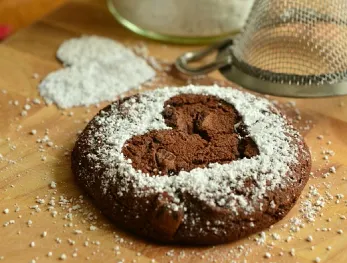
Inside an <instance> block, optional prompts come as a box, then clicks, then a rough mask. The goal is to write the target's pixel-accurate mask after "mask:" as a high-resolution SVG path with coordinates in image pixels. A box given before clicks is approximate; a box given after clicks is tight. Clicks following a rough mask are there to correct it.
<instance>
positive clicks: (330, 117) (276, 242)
mask: <svg viewBox="0 0 347 263" xmlns="http://www.w3.org/2000/svg"><path fill="white" fill-rule="evenodd" d="M81 34H98V35H103V36H107V37H111V38H113V39H116V40H118V41H120V42H123V43H125V44H126V45H130V46H132V45H136V44H139V43H140V42H142V43H145V45H146V46H147V47H148V49H149V53H150V55H152V56H155V57H157V58H160V59H166V60H168V61H173V60H174V59H175V57H176V56H177V55H179V54H181V53H182V52H183V51H185V50H189V49H192V48H195V47H183V46H178V45H164V44H162V43H158V42H154V41H150V40H146V39H143V38H141V37H139V36H137V35H134V34H132V33H131V32H129V31H127V30H125V29H124V28H122V27H121V26H120V25H119V24H118V23H117V22H116V21H115V20H114V19H113V17H112V16H111V15H110V14H109V12H108V10H107V9H106V7H105V4H104V1H101V0H99V1H97V0H89V1H87V0H85V1H82V0H74V1H70V2H69V3H67V4H66V5H65V6H63V7H62V8H60V9H59V10H57V11H55V12H54V13H52V14H50V15H49V16H47V17H45V18H43V19H41V20H40V21H38V22H37V23H35V24H33V25H32V26H30V27H28V28H26V29H24V30H21V31H19V32H18V33H17V34H15V35H13V36H12V37H10V38H9V39H7V40H6V41H5V42H4V44H3V45H0V72H1V77H0V90H2V89H3V91H2V92H0V120H1V126H0V153H1V154H2V158H1V161H0V211H3V210H5V209H9V213H7V214H6V213H1V214H0V224H5V226H4V227H0V234H1V236H2V238H1V240H0V257H1V256H3V257H4V259H3V262H30V260H32V259H35V260H36V262H55V261H57V260H59V258H60V257H61V255H62V254H65V255H66V256H67V259H66V261H67V262H70V261H71V262H120V260H121V259H124V260H125V262H132V261H133V260H135V261H136V262H151V260H152V259H155V260H156V262H170V261H172V262H213V261H214V262H233V261H232V260H235V262H245V261H244V260H247V262H314V260H315V259H316V257H319V258H320V259H321V262H341V263H343V262H347V252H346V248H347V225H346V222H347V221H346V220H345V216H347V206H346V205H347V203H346V198H347V181H346V177H347V174H346V173H347V136H346V134H347V123H346V122H347V97H339V98H329V99H309V100H302V99H297V100H291V103H289V104H288V103H287V104H284V105H286V106H283V107H284V108H285V110H286V111H287V112H288V114H289V115H290V116H295V115H296V114H298V112H297V111H300V114H299V115H297V117H296V119H300V118H298V116H300V117H301V120H297V121H296V126H298V127H299V128H300V130H301V131H302V132H303V134H304V135H305V138H306V140H307V143H308V145H309V146H310V149H311V151H312V157H313V175H312V177H311V179H310V181H309V183H308V185H307V187H306V188H305V191H304V193H303V195H302V198H301V199H300V200H299V201H298V204H297V205H296V206H295V208H294V209H293V210H292V211H291V212H290V213H289V215H288V216H287V217H286V218H285V219H284V220H282V221H281V222H279V223H277V224H275V225H274V226H273V227H272V228H271V229H269V230H266V231H265V235H266V240H262V239H258V242H256V241H255V240H254V239H255V238H258V237H259V235H258V234H257V235H254V236H251V237H249V238H246V239H244V240H240V241H238V242H234V243H231V244H226V245H221V246H215V247H179V246H164V245H159V244H154V243H151V242H148V241H146V240H142V239H139V238H137V237H135V236H132V235H129V234H128V233H126V232H123V231H122V230H120V229H118V228H117V227H116V226H113V225H112V224H110V222H109V221H108V220H107V219H105V218H104V217H103V216H102V215H101V214H100V212H98V210H97V209H96V208H95V207H94V205H93V204H92V203H91V201H90V200H89V198H88V197H87V196H84V197H83V199H81V198H80V197H79V196H81V195H83V192H82V191H81V190H80V189H79V187H78V186H77V185H76V184H75V182H74V180H73V176H72V174H71V171H70V160H69V152H70V151H71V148H72V147H73V144H74V141H75V139H76V135H77V133H78V132H79V131H80V130H81V129H83V128H84V126H85V125H86V124H85V121H86V120H89V119H90V118H91V117H92V116H93V115H94V114H95V113H96V112H97V111H98V110H99V108H97V107H95V106H92V107H89V108H83V107H81V108H73V109H69V110H66V111H62V110H58V109H57V108H56V107H55V106H45V105H44V104H43V103H41V104H34V103H33V99H34V98H39V94H38V92H37V84H38V83H39V81H40V80H41V79H42V78H43V77H44V76H45V75H46V74H47V73H49V72H51V71H53V70H55V69H57V68H59V67H61V65H60V63H59V62H58V61H57V60H56V59H55V51H56V49H57V47H58V46H59V44H60V43H61V42H62V41H63V40H66V39H69V38H71V37H75V36H79V35H81ZM37 76H38V78H36V77H37ZM216 76H217V77H219V76H218V75H216ZM185 82H186V81H184V80H182V79H178V78H174V77H172V76H170V74H168V75H166V76H165V78H164V79H163V83H164V84H175V85H182V84H184V83H185ZM152 86H154V85H152ZM27 101H28V102H27ZM279 101H281V102H282V103H286V102H288V100H286V99H280V100H279ZM294 103H295V104H296V106H295V107H293V104H294ZM17 104H18V105H17ZM25 104H29V105H30V106H31V109H30V110H28V111H27V116H21V112H22V111H23V107H24V105H25ZM103 105H105V104H102V105H101V106H103ZM345 105H346V106H345ZM32 130H36V134H34V135H33V134H30V133H31V131H32ZM45 134H47V136H49V140H50V141H52V142H53V144H54V146H53V147H49V146H47V145H46V143H39V142H37V140H38V139H42V138H44V136H45ZM319 135H322V136H321V137H319V138H321V139H318V138H317V137H318V136H319ZM329 142H331V144H330V143H329ZM55 145H56V146H55ZM327 150H328V152H327ZM322 151H324V154H322ZM332 151H333V152H332ZM333 153H334V154H333ZM324 156H328V157H327V158H328V160H324V159H323V157H324ZM332 166H334V167H336V169H337V171H336V173H330V174H329V176H323V175H324V174H326V173H327V172H328V171H329V168H330V167H332ZM324 177H327V178H324ZM52 181H54V182H56V183H57V187H56V188H54V189H53V188H51V187H50V184H51V182H52ZM315 188H316V189H317V192H318V193H319V195H320V196H322V197H323V198H324V202H325V204H324V206H323V205H322V207H321V208H319V204H318V203H316V199H317V198H318V196H317V195H316V194H315V190H314V189H315ZM309 192H311V197H309V198H308V197H307V195H308V193H309ZM312 193H313V194H312ZM342 194H343V195H344V196H342ZM52 197H54V198H55V200H54V201H55V205H54V208H53V209H52V211H49V210H48V202H50V201H51V200H52ZM307 200H311V201H312V202H313V203H314V204H315V205H316V206H315V207H316V208H317V210H319V211H318V212H317V216H316V217H315V221H314V222H307V221H305V219H304V218H303V213H302V212H300V211H299V210H300V208H302V204H301V202H303V201H307ZM43 202H44V203H43ZM51 202H52V201H51ZM51 204H52V203H51ZM77 205H78V206H80V208H79V207H78V206H77ZM17 207H18V208H17ZM6 211H7V210H6ZM16 211H17V212H16ZM54 211H56V212H54ZM304 214H305V213H304ZM53 216H54V217H53ZM71 216H72V217H71ZM91 225H93V226H97V230H96V231H91V230H90V226H91ZM76 230H81V231H82V233H80V234H77V233H76ZM340 230H341V231H340ZM342 231H344V233H342ZM44 232H47V234H46V236H45V237H43V236H42V235H45V234H43V233H44ZM77 232H79V231H77ZM338 232H339V233H340V234H339V233H338ZM308 236H312V241H311V242H309V241H307V240H306V239H307V238H308ZM288 237H291V238H288ZM290 239H291V240H290ZM31 242H34V243H35V244H34V243H32V247H31V246H30V244H31ZM258 243H260V244H258ZM33 245H34V246H33ZM313 247H314V248H313ZM330 247H331V248H330ZM329 249H330V250H329ZM49 252H52V256H51V257H48V256H47V254H48V253H49ZM266 252H269V253H270V254H271V258H265V257H264V255H265V253H266ZM282 253H283V255H280V254H282ZM87 259H88V260H87ZM135 261H134V262H135Z"/></svg>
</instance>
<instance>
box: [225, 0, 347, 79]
mask: <svg viewBox="0 0 347 263" xmlns="http://www.w3.org/2000/svg"><path fill="white" fill-rule="evenodd" d="M230 48H231V49H232V50H231V51H232V52H231V54H232V56H233V63H234V64H235V65H236V66H237V67H238V68H239V69H241V70H242V71H244V72H245V73H246V74H249V75H251V76H254V77H256V78H260V79H263V80H268V81H271V82H275V83H276V82H279V83H287V84H298V85H310V84H315V85H320V84H335V83H339V82H341V81H343V80H346V79H347V1H346V0H328V1H327V0H256V1H255V3H254V6H253V9H252V11H251V14H250V16H249V18H248V22H247V23H246V26H245V28H244V30H243V32H242V33H241V34H240V35H239V36H238V37H237V38H236V39H235V42H234V45H232V46H230Z"/></svg>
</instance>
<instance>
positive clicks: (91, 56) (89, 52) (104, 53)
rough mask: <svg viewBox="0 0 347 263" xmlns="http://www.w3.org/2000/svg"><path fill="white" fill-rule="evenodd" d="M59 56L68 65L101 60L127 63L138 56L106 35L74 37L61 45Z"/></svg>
mask: <svg viewBox="0 0 347 263" xmlns="http://www.w3.org/2000/svg"><path fill="white" fill-rule="evenodd" d="M57 57H58V58H59V59H60V60H61V61H62V62H63V63H64V64H67V65H75V64H84V63H88V62H90V61H99V62H103V63H105V64H108V65H111V64H113V63H126V62H127V60H132V59H134V58H135V59H138V57H137V56H136V55H135V54H134V53H133V52H132V51H131V50H130V49H128V48H126V47H124V46H123V45H122V44H120V43H118V42H116V41H114V40H112V39H109V38H105V37H99V36H82V37H80V38H72V39H69V40H67V41H65V42H64V43H63V44H61V45H60V47H59V49H58V51H57Z"/></svg>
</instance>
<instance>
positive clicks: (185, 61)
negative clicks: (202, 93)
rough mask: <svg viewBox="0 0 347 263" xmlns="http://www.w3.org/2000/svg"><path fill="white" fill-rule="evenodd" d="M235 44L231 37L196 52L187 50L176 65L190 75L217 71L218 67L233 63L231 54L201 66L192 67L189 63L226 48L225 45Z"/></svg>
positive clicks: (177, 60)
mask: <svg viewBox="0 0 347 263" xmlns="http://www.w3.org/2000/svg"><path fill="white" fill-rule="evenodd" d="M232 44H233V40H232V39H231V38H227V39H225V40H223V41H221V42H218V43H216V44H213V45H211V46H209V47H208V48H205V49H202V50H199V51H195V52H186V53H184V54H183V55H181V56H180V57H178V58H177V59H176V62H175V65H176V68H177V69H178V70H179V71H181V72H183V73H185V74H188V75H193V76H196V75H203V74H207V73H210V72H212V71H215V70H217V69H220V68H222V67H224V66H227V65H231V63H232V58H231V56H225V57H223V58H221V59H217V60H216V61H214V62H212V63H209V64H206V65H203V66H200V67H195V68H194V67H191V66H189V63H191V62H196V61H199V60H201V59H203V58H204V57H206V56H208V55H209V54H211V53H213V52H215V51H218V50H219V49H221V48H224V47H225V46H229V45H232Z"/></svg>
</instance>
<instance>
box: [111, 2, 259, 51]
mask: <svg viewBox="0 0 347 263" xmlns="http://www.w3.org/2000/svg"><path fill="white" fill-rule="evenodd" d="M107 1H108V7H109V9H110V11H111V13H112V14H113V15H114V16H115V17H116V19H117V20H118V21H119V22H120V23H121V24H123V25H124V26H125V27H127V28H128V29H130V30H131V31H133V32H135V33H137V34H140V35H143V36H146V37H149V38H152V39H157V40H163V41H169V42H174V43H187V44H193V43H207V42H211V41H216V40H218V39H221V38H224V37H226V36H228V35H231V34H235V33H237V32H239V30H240V29H241V28H242V27H243V25H244V24H245V22H246V20H247V17H248V15H249V13H250V11H251V8H252V6H253V3H254V1H255V0H107Z"/></svg>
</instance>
